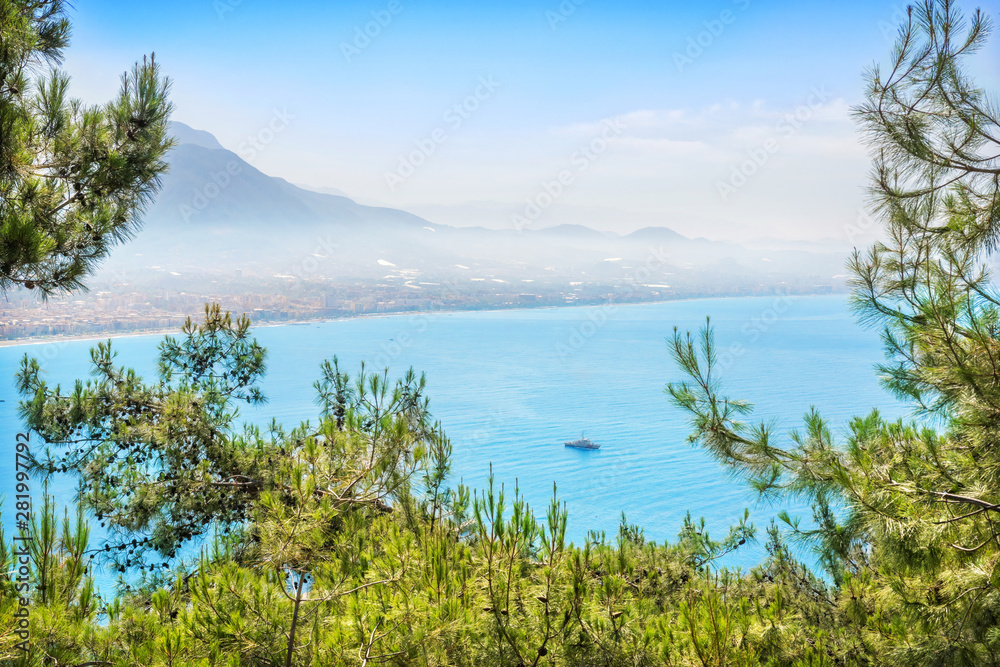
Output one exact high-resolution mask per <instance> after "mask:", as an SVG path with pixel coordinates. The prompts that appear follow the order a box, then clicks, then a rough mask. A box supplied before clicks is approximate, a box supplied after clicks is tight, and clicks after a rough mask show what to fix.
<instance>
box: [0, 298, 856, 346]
mask: <svg viewBox="0 0 1000 667" xmlns="http://www.w3.org/2000/svg"><path fill="white" fill-rule="evenodd" d="M838 294H846V292H845V293H841V292H834V293H832V294H831V293H813V292H802V293H795V294H788V295H785V296H789V297H792V298H795V297H809V296H836V295H838ZM771 296H779V295H773V294H746V295H732V294H728V295H727V294H723V295H718V296H690V297H677V298H673V299H650V300H649V301H631V302H628V303H614V302H610V303H590V304H573V305H569V304H567V305H558V306H552V305H544V306H516V307H512V308H449V309H435V310H400V311H393V312H386V313H361V314H358V315H346V316H344V317H321V318H307V319H291V320H285V321H283V322H263V323H254V322H252V321H251V328H253V329H263V328H270V327H284V326H289V325H303V324H317V325H318V324H327V323H330V322H343V321H347V320H361V319H371V318H379V317H399V316H402V315H409V316H417V315H442V314H447V313H506V312H518V311H533V310H567V309H571V308H601V307H609V306H615V307H619V308H620V307H622V306H643V305H652V304H660V303H675V302H683V301H710V300H716V299H755V298H756V299H766V298H768V297H771ZM243 314H245V313H243ZM170 334H180V327H179V326H178V327H170V328H167V327H164V328H158V329H145V330H140V331H125V332H121V333H105V334H90V333H87V334H56V335H52V336H42V337H29V338H13V339H9V340H0V348H4V347H19V346H29V345H51V344H58V343H69V342H79V341H105V340H117V339H120V338H137V337H140V336H165V335H170Z"/></svg>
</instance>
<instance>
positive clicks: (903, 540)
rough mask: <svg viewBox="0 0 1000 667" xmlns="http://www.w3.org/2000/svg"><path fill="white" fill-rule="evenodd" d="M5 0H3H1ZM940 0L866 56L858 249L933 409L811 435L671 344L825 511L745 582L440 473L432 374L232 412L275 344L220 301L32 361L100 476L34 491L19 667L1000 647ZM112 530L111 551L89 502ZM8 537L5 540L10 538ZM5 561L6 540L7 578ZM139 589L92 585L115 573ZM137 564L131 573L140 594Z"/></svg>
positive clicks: (980, 278) (974, 272)
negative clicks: (129, 349)
mask: <svg viewBox="0 0 1000 667" xmlns="http://www.w3.org/2000/svg"><path fill="white" fill-rule="evenodd" d="M0 1H2V0H0ZM987 28H988V25H987V23H986V21H985V19H983V17H981V16H980V15H978V14H976V15H974V16H973V17H972V19H971V22H969V23H968V24H966V23H965V22H964V21H963V19H962V18H961V16H960V15H959V14H958V12H957V10H956V9H955V7H954V6H953V4H952V3H951V2H948V1H946V0H939V1H937V2H930V1H929V2H926V3H925V4H923V5H921V6H919V7H917V8H916V9H914V10H913V12H912V14H911V20H910V22H909V24H908V25H907V26H904V28H903V30H902V32H901V36H900V42H899V45H898V47H897V50H896V52H895V55H894V61H893V63H892V66H891V67H890V68H889V70H888V71H887V72H885V73H883V72H882V71H880V70H873V71H872V73H871V76H870V88H869V93H868V100H867V102H866V103H865V104H864V105H862V106H861V107H860V108H859V109H858V110H857V114H858V119H859V121H860V123H861V125H862V128H863V129H864V131H865V136H866V137H867V138H868V139H869V141H870V143H871V146H872V149H873V156H874V160H875V168H874V171H873V189H872V195H873V199H874V202H873V203H874V206H875V209H876V210H877V211H878V213H879V214H880V215H881V216H882V218H883V221H884V223H885V230H886V234H885V239H886V240H885V241H883V242H881V243H879V244H876V245H875V246H874V248H872V249H871V250H870V251H868V252H866V253H856V254H855V256H854V258H853V260H852V264H853V268H854V274H855V283H854V305H855V307H856V309H857V311H858V312H859V313H860V315H861V317H862V319H863V321H865V322H866V323H869V324H872V325H875V326H878V327H880V328H881V330H882V332H883V338H884V340H885V344H886V349H887V362H886V363H885V364H884V365H883V367H882V368H881V374H882V377H883V379H884V382H885V384H886V386H887V387H888V388H889V389H891V390H892V391H894V392H896V394H897V395H898V396H899V397H901V398H902V399H903V400H906V401H909V402H911V404H912V405H913V406H914V407H915V408H916V409H917V411H918V413H919V416H920V417H921V418H922V419H921V420H920V421H919V422H916V423H907V422H904V421H887V420H885V419H883V418H882V417H881V416H880V415H879V414H878V413H877V412H872V413H871V414H869V415H867V416H862V417H857V418H855V419H854V420H852V421H851V422H850V424H849V425H848V427H847V429H846V433H845V434H844V436H843V437H835V435H834V433H835V431H834V430H833V429H832V428H831V427H830V426H829V425H828V424H827V423H826V422H825V421H824V420H823V419H822V418H821V416H820V415H818V414H817V413H815V412H814V411H810V412H809V413H807V415H806V418H805V424H804V427H803V428H802V429H801V430H799V431H794V432H791V433H782V432H778V431H776V430H775V429H774V428H773V427H772V426H771V425H770V424H769V422H767V421H760V422H754V421H752V413H753V409H752V406H750V405H749V404H748V403H746V402H744V401H740V400H734V399H730V398H729V397H728V396H727V395H726V394H725V391H724V386H723V385H722V383H721V381H720V378H719V376H718V367H717V364H716V352H715V349H716V348H715V342H714V338H713V335H712V331H711V329H710V328H709V327H708V326H706V328H705V329H704V330H703V331H702V332H700V333H699V334H697V335H691V334H682V333H680V332H675V336H674V338H673V341H672V344H671V352H672V354H673V356H674V358H675V360H676V361H677V362H678V364H679V366H680V368H681V369H682V370H683V371H684V372H685V374H686V376H687V380H685V381H683V382H675V383H671V384H670V385H668V387H667V392H668V394H669V395H670V397H671V399H672V401H673V402H674V403H675V404H676V405H677V406H679V407H680V408H681V409H682V410H684V411H686V412H687V413H688V415H689V416H690V418H691V419H692V423H693V428H694V432H693V434H692V440H693V441H694V442H695V443H697V444H698V445H700V446H702V447H705V448H706V449H707V450H708V451H709V452H710V453H712V454H713V455H714V456H715V457H716V458H717V459H718V460H719V461H720V462H721V463H722V464H723V465H725V466H727V467H728V468H729V469H730V470H731V471H732V472H733V473H734V474H736V475H737V476H740V477H742V478H744V479H745V480H746V481H747V482H748V483H749V484H751V485H752V486H753V487H754V488H756V489H757V490H758V491H759V492H760V493H761V494H762V495H763V496H765V497H767V498H770V499H772V500H774V501H776V502H780V501H781V500H782V499H783V498H786V497H789V496H792V495H794V496H797V497H800V498H801V497H806V498H808V499H810V500H811V501H812V504H813V507H814V517H813V519H814V521H813V522H811V523H810V524H809V525H808V526H804V525H802V524H800V523H798V521H797V520H796V519H794V518H792V517H787V516H786V517H784V518H785V521H786V522H787V524H788V525H789V528H790V532H791V534H792V535H793V537H794V538H796V539H799V540H801V541H802V543H804V544H807V545H811V546H812V547H813V548H814V550H815V554H816V556H817V560H818V562H819V563H820V565H821V567H822V569H823V571H822V572H820V573H819V576H818V575H817V574H814V573H813V572H811V571H810V569H809V568H807V567H805V566H803V565H802V564H800V563H798V562H796V560H795V558H794V557H793V556H792V554H791V552H790V550H789V548H788V547H787V545H786V544H785V542H784V538H783V536H782V535H783V533H782V532H781V531H779V529H778V528H777V527H774V526H772V527H771V528H770V529H769V530H768V531H767V540H766V549H767V557H766V559H765V560H764V562H762V563H761V564H760V565H759V566H758V567H756V568H754V569H753V570H752V571H750V572H733V571H730V570H727V569H726V568H723V567H720V566H719V559H720V558H721V557H722V556H723V555H724V554H726V553H729V552H731V551H733V550H735V549H739V548H740V547H741V545H744V544H746V543H747V542H748V541H750V540H752V539H754V537H755V530H754V528H753V527H752V526H751V525H749V524H747V523H745V519H744V522H742V523H740V524H738V525H736V526H734V527H733V528H732V529H731V530H730V532H729V534H728V535H727V536H726V537H725V538H723V539H722V540H713V539H711V538H710V537H709V536H708V534H707V533H706V532H705V529H704V525H703V524H702V523H700V522H695V521H693V520H691V519H690V517H689V518H688V519H687V520H686V521H685V522H684V524H683V526H682V527H681V530H680V533H679V535H678V539H677V541H676V542H674V543H672V544H654V543H651V542H649V541H647V540H646V539H645V537H644V535H643V532H642V530H641V529H640V528H639V527H637V526H633V525H630V524H629V523H628V522H627V520H626V519H625V517H623V518H622V522H621V526H620V528H619V531H618V534H617V535H615V536H612V537H611V538H608V537H607V536H606V535H603V534H594V533H591V534H589V535H588V538H587V540H586V541H585V543H584V544H582V545H575V544H570V543H567V541H566V526H567V521H568V517H567V514H566V510H565V507H564V506H563V505H561V504H560V503H559V501H558V498H557V497H556V496H555V494H554V495H553V499H552V502H551V504H550V506H549V507H548V509H547V511H546V513H545V517H544V520H539V519H538V518H536V517H535V515H534V514H533V512H532V511H531V508H529V507H528V506H527V504H526V503H525V502H524V500H523V498H521V497H520V495H519V494H518V492H517V490H516V489H515V490H514V491H513V493H511V492H509V491H508V490H507V489H505V488H504V486H503V485H502V484H501V485H498V484H496V483H495V482H494V480H493V479H490V480H489V481H488V484H487V486H486V488H485V489H484V490H482V491H479V492H471V491H470V490H469V489H467V488H465V487H464V486H462V485H459V486H458V487H456V488H451V487H450V486H449V484H448V482H449V458H450V454H451V445H450V442H449V441H448V439H447V437H446V436H445V435H444V433H443V431H442V429H441V427H440V425H439V424H436V423H434V422H433V421H432V420H431V418H430V415H429V410H428V403H427V399H426V397H425V395H424V391H425V385H424V380H423V378H418V377H417V376H416V375H415V374H413V373H412V372H410V373H409V374H407V375H405V376H404V377H403V378H401V379H399V380H397V381H391V380H390V379H389V377H388V374H387V373H375V374H373V373H370V372H368V371H366V370H365V369H364V368H362V369H361V371H360V373H359V374H358V375H357V376H356V377H353V378H352V377H351V376H349V375H348V374H346V373H344V372H342V371H341V369H340V368H339V365H338V364H337V362H336V359H334V360H332V361H331V362H329V363H326V364H324V365H323V366H322V367H321V369H320V375H321V379H320V380H319V381H318V382H317V383H316V385H315V388H316V390H317V397H318V407H319V420H318V422H317V423H316V424H315V425H311V424H308V423H307V424H302V425H300V426H298V427H296V428H294V429H292V430H286V429H284V428H282V427H280V426H278V425H277V424H274V425H272V427H271V428H269V429H267V430H259V429H253V428H243V427H239V426H237V424H238V412H237V407H238V406H239V405H240V404H241V403H249V404H260V403H262V402H263V398H264V397H263V396H262V395H261V393H260V392H259V390H258V388H257V383H258V381H259V380H260V378H261V376H262V374H263V373H264V370H265V358H266V355H265V352H264V350H263V349H262V348H261V347H260V346H259V345H258V344H257V343H256V342H255V341H254V340H253V339H252V337H251V336H250V330H249V324H248V323H247V322H246V321H245V320H242V319H241V320H236V321H234V320H233V319H232V318H231V317H230V316H229V315H228V314H224V313H222V312H220V311H219V310H218V309H217V308H209V309H208V310H207V312H206V318H205V321H204V323H202V324H199V325H195V324H193V323H189V324H188V325H186V326H185V328H184V330H183V332H182V336H181V337H179V338H168V339H167V340H165V341H164V343H163V344H162V345H161V348H160V359H159V366H158V373H157V377H156V378H155V379H154V380H152V381H148V380H144V379H143V378H141V377H139V376H138V375H137V374H136V373H134V372H132V371H130V370H128V369H125V368H122V367H119V366H117V365H115V362H114V352H113V350H112V348H111V346H110V344H108V345H103V346H98V348H96V349H95V350H94V351H93V357H92V360H93V365H94V373H93V375H92V379H91V380H90V381H89V382H80V383H77V384H76V385H75V386H74V387H73V388H72V390H71V391H65V392H64V391H63V390H62V388H60V387H51V386H49V385H48V384H47V383H46V382H45V380H44V377H43V375H42V373H41V368H40V367H39V366H38V365H37V364H36V363H35V362H33V361H31V360H30V359H26V360H25V361H24V363H23V364H22V368H21V372H20V374H19V376H18V382H19V386H20V390H21V392H22V395H23V396H24V399H25V400H24V402H23V403H22V416H23V418H24V419H25V420H26V422H27V423H28V424H29V426H30V427H31V428H33V429H34V430H35V431H36V432H37V433H38V434H39V435H40V436H41V437H42V438H43V439H44V440H45V441H46V442H47V443H48V444H49V448H48V451H46V452H43V453H40V454H39V457H38V461H37V464H38V467H39V469H40V470H43V471H47V472H49V473H50V474H63V468H64V466H65V470H66V474H71V475H76V476H78V477H79V479H80V480H81V481H82V483H83V484H82V487H81V496H80V506H79V515H78V516H77V517H76V518H75V519H71V518H70V517H66V518H64V519H63V520H61V521H60V520H59V518H58V517H57V516H56V514H55V512H54V510H53V508H52V505H51V504H49V503H46V504H45V505H44V507H43V508H42V511H41V512H40V513H39V514H38V516H37V517H36V524H35V526H34V527H33V533H34V534H35V535H36V536H38V537H37V540H36V542H35V543H34V545H33V547H32V549H33V551H32V560H33V562H34V564H35V568H36V574H35V584H36V585H35V588H34V590H33V592H32V601H33V604H34V606H33V608H32V613H33V616H32V619H33V620H32V637H31V639H30V642H29V644H28V647H27V648H28V650H27V652H19V650H18V649H17V648H16V642H17V637H16V636H15V635H14V634H13V633H12V632H10V631H7V630H5V628H8V627H13V626H12V624H10V623H8V621H10V620H12V614H13V613H14V610H15V608H16V605H17V597H16V591H15V582H14V581H13V580H12V578H11V577H10V576H9V575H8V576H4V575H3V574H0V660H3V661H5V664H7V663H10V664H14V665H95V664H100V665H115V666H118V665H121V666H124V665H136V664H141V665H157V666H162V665H227V664H228V665H315V666H320V665H324V666H325V665H361V666H369V665H371V666H374V665H385V664H388V665H399V666H404V665H406V666H408V665H497V666H501V665H503V666H508V665H514V666H521V665H523V666H528V665H531V666H533V667H534V666H537V665H581V666H582V665H587V666H590V665H594V666H596V665H601V666H606V667H610V666H617V665H678V666H681V665H683V666H699V667H709V666H717V667H722V666H728V665H738V666H750V665H769V666H778V665H781V666H789V667H805V666H806V665H811V666H819V665H830V666H832V665H901V666H902V665H907V666H910V665H942V666H956V667H957V666H974V665H996V664H998V663H1000V622H998V621H1000V618H998V615H1000V535H998V530H997V525H998V521H1000V516H998V514H1000V490H998V489H1000V486H998V479H997V475H998V474H1000V473H998V471H1000V458H998V454H997V447H996V445H997V443H996V442H995V441H996V440H997V438H998V433H1000V430H998V426H1000V425H998V424H997V421H996V420H997V419H998V415H1000V413H998V408H1000V372H998V368H997V364H998V363H1000V361H998V359H1000V357H998V354H1000V352H998V351H1000V345H998V341H997V333H998V326H1000V321H998V319H1000V302H998V300H997V297H996V296H995V294H994V291H993V289H992V285H991V283H990V282H989V275H988V270H987V267H988V265H989V262H990V260H991V258H992V255H991V253H992V252H993V250H994V245H995V243H996V233H997V232H996V230H997V228H998V227H997V223H998V222H1000V164H998V160H1000V122H998V120H997V118H998V114H997V111H996V107H995V102H993V101H991V100H990V99H989V98H988V96H987V95H986V94H985V93H983V92H981V91H978V90H977V89H975V87H974V86H973V85H972V83H971V82H970V81H969V80H968V79H967V77H966V76H965V75H964V74H963V69H962V60H963V58H965V57H966V56H967V55H968V54H971V53H973V52H974V51H975V50H976V48H978V47H979V46H980V45H981V44H982V43H983V41H984V40H985V38H986V34H987V32H988V31H987ZM89 515H93V516H94V517H95V518H96V519H97V520H99V521H102V522H104V523H105V525H106V527H107V528H108V529H109V530H110V533H111V537H110V539H109V540H108V541H107V542H106V543H103V544H100V545H94V546H91V545H90V544H89V539H88V530H89V528H88V524H87V521H86V517H87V516H89ZM0 545H6V542H5V540H4V539H3V536H0ZM12 559H13V554H12V552H11V550H10V549H9V548H8V547H7V546H0V565H2V566H3V567H2V568H0V573H2V572H10V571H11V570H12V567H13V560H12ZM99 566H110V567H113V568H117V569H118V570H119V572H120V573H121V574H122V575H123V577H125V579H124V580H123V586H122V588H121V590H120V591H119V593H118V595H117V596H116V597H114V598H113V599H101V598H98V597H96V596H95V594H94V586H93V573H94V569H93V568H95V567H99ZM126 581H127V582H128V583H127V584H126V583H125V582H126Z"/></svg>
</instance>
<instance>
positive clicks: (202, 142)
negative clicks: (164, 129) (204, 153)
mask: <svg viewBox="0 0 1000 667" xmlns="http://www.w3.org/2000/svg"><path fill="white" fill-rule="evenodd" d="M170 134H171V135H172V136H173V137H174V138H175V139H176V140H177V144H178V145H179V146H180V145H183V144H191V145H193V146H200V147H202V148H208V149H209V150H226V149H225V147H224V146H223V145H222V144H220V143H219V140H218V139H216V138H215V136H214V135H212V134H211V133H210V132H205V131H204V130H196V129H194V128H193V127H191V126H190V125H185V124H184V123H181V122H178V121H176V120H172V121H170Z"/></svg>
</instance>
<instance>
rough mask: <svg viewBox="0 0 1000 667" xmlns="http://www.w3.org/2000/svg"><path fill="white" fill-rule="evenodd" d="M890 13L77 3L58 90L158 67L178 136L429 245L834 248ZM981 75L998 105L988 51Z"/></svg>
mask: <svg viewBox="0 0 1000 667" xmlns="http://www.w3.org/2000/svg"><path fill="white" fill-rule="evenodd" d="M904 6H905V5H904V4H903V3H899V2H881V1H873V0H869V1H867V2H863V1H853V0H849V1H845V2H838V3H810V2H784V1H781V2H779V1H775V2H764V1H763V0H710V1H707V2H700V3H680V2H664V1H660V2H629V1H626V2H621V1H619V2H611V1H608V0H565V1H564V2H562V3H560V2H559V1H558V0H548V1H546V0H532V1H529V0H509V1H507V2H503V3H470V2H462V3H459V2H440V1H439V2H435V1H432V0H372V1H366V2H354V1H345V2H337V3H328V2H305V1H302V2H295V1H289V2H283V3H273V2H271V3H266V2H260V1H257V0H242V1H241V0H214V1H213V0H198V1H192V0H175V1H172V2H170V3H135V2H128V3H126V2H119V1H113V0H80V1H79V2H78V3H77V7H76V8H75V9H74V10H72V14H71V18H72V21H73V26H74V32H73V41H72V43H71V46H70V49H69V51H68V53H67V59H66V69H67V70H68V71H69V73H70V74H71V75H72V76H73V79H74V87H73V91H74V93H75V94H76V95H77V96H79V97H82V98H83V99H84V100H86V101H89V102H99V101H102V100H105V99H108V98H110V97H111V96H112V95H113V94H114V91H115V90H116V88H117V85H118V76H119V75H120V73H121V72H122V71H123V70H124V69H125V68H126V67H127V66H128V65H129V64H130V63H131V62H132V61H134V60H136V59H137V58H140V57H141V56H142V54H144V53H148V52H150V51H155V52H156V54H157V59H158V60H159V61H160V62H161V63H162V64H163V66H164V68H165V70H166V72H167V73H168V74H169V75H170V77H171V78H172V79H173V82H174V88H173V96H174V100H175V103H176V113H175V119H176V120H180V121H183V122H185V123H187V124H189V125H192V126H194V127H197V128H199V129H204V130H208V131H210V132H212V133H213V134H215V135H216V136H217V137H218V138H219V140H220V141H221V142H222V143H223V144H224V145H225V146H227V147H229V148H231V149H233V150H237V151H238V152H241V154H243V156H244V157H246V158H248V159H249V160H250V161H251V162H252V163H253V164H254V165H255V166H257V167H258V168H260V169H262V170H263V171H265V172H267V173H269V174H272V175H276V176H281V177H284V178H287V179H288V180H290V181H292V182H295V183H300V184H307V185H310V186H313V187H317V188H321V187H329V188H336V189H339V190H341V191H344V192H346V193H347V194H349V195H351V196H352V197H355V198H357V199H358V200H359V201H362V202H366V203H382V204H386V205H391V206H398V207H401V208H407V209H408V210H412V211H414V212H417V213H419V214H422V215H425V216H426V217H428V218H429V219H431V220H433V221H435V222H441V223H450V224H483V225H488V226H492V227H505V226H511V225H512V224H514V223H513V222H512V220H513V219H514V217H515V216H522V219H523V218H524V214H525V213H526V212H529V213H534V210H533V209H531V206H532V205H533V204H534V205H535V206H536V208H537V211H538V214H537V215H535V216H534V217H532V218H531V219H530V220H528V224H531V225H536V226H539V227H544V226H548V225H551V224H559V223H564V222H580V223H583V224H588V225H590V226H594V227H597V228H602V229H610V230H617V231H630V230H632V229H635V228H638V227H642V226H647V225H650V224H657V225H664V226H669V227H673V228H675V229H677V230H678V231H680V232H682V233H685V234H688V235H692V236H708V237H712V238H731V239H735V240H745V239H751V238H755V237H763V236H780V237H788V238H804V239H809V238H837V239H839V240H843V236H844V231H843V230H844V228H845V225H849V224H851V223H852V222H853V221H854V220H855V219H856V218H857V211H858V209H859V207H861V206H862V205H863V187H864V184H865V172H866V169H867V158H866V156H865V154H864V150H863V148H862V147H860V146H859V145H858V143H857V140H856V138H855V132H854V126H853V124H852V122H851V121H850V118H849V109H850V107H851V105H853V104H856V103H857V102H859V101H860V99H861V95H862V91H863V81H862V71H863V70H864V68H865V67H867V66H869V65H870V64H872V63H873V62H874V61H876V60H883V61H884V59H885V58H886V57H887V55H888V53H889V48H890V46H891V41H892V40H891V36H892V34H893V32H894V30H895V26H896V25H897V24H898V23H899V21H900V19H901V17H902V16H903V14H904ZM976 6H978V7H981V8H983V9H984V11H987V12H988V13H989V14H991V15H992V16H994V17H997V15H998V12H1000V0H989V2H984V3H980V4H978V5H973V4H971V3H970V4H966V5H964V6H963V8H964V9H965V10H966V11H971V10H972V9H973V8H974V7H976ZM379 19H381V23H379ZM366 29H367V31H368V33H369V35H367V36H362V37H358V35H359V34H360V35H364V31H365V30H366ZM699 41H700V44H698V42H699ZM974 73H975V74H976V76H977V77H978V79H979V80H980V82H981V83H982V85H983V87H985V88H988V89H992V90H994V91H1000V37H994V39H992V40H991V44H990V47H989V49H988V50H987V51H986V52H984V53H983V54H982V55H981V56H980V57H979V58H978V59H977V61H976V62H975V63H974ZM455 105H459V107H458V109H456V108H455ZM789 114H791V116H789ZM795 114H798V119H797V120H795ZM276 118H280V120H276ZM609 122H614V123H617V124H618V125H616V126H615V127H617V128H618V129H617V130H615V131H613V132H612V131H609V130H608V129H607V128H608V127H609V125H608V123H609ZM275 128H277V130H275ZM269 130H270V131H269ZM248 138H257V140H258V141H257V149H254V150H252V151H250V150H243V151H240V146H241V145H242V146H244V147H246V146H247V140H248ZM602 138H603V141H602V140H601V139H602ZM265 139H266V141H263V140H265ZM588 147H590V148H591V149H593V150H592V151H591V152H589V153H588V152H587V148H588ZM596 149H600V150H599V151H597V150H596ZM761 151H764V153H762V152H761ZM765 153H766V157H764V155H765ZM754 155H756V156H758V159H757V160H756V161H757V162H758V164H757V168H756V169H751V168H747V169H744V171H751V170H752V171H753V173H752V174H751V175H749V176H748V177H747V178H745V179H743V180H741V179H740V178H739V174H735V173H734V171H733V170H734V169H737V170H739V169H740V165H742V164H744V163H745V162H746V160H747V159H751V160H753V158H754ZM567 172H568V174H569V177H568V178H566V179H565V183H564V185H563V187H561V188H558V186H554V185H553V183H554V182H558V181H559V177H560V174H563V175H565V174H566V173H567ZM743 175H744V176H746V174H745V173H744V174H743ZM744 181H745V182H744ZM547 187H548V191H549V192H550V193H551V192H553V191H555V189H556V188H558V189H559V192H558V194H557V195H556V196H555V197H552V198H551V199H552V201H551V202H549V200H548V199H546V197H545V195H544V194H543V193H544V192H546V188H547Z"/></svg>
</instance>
